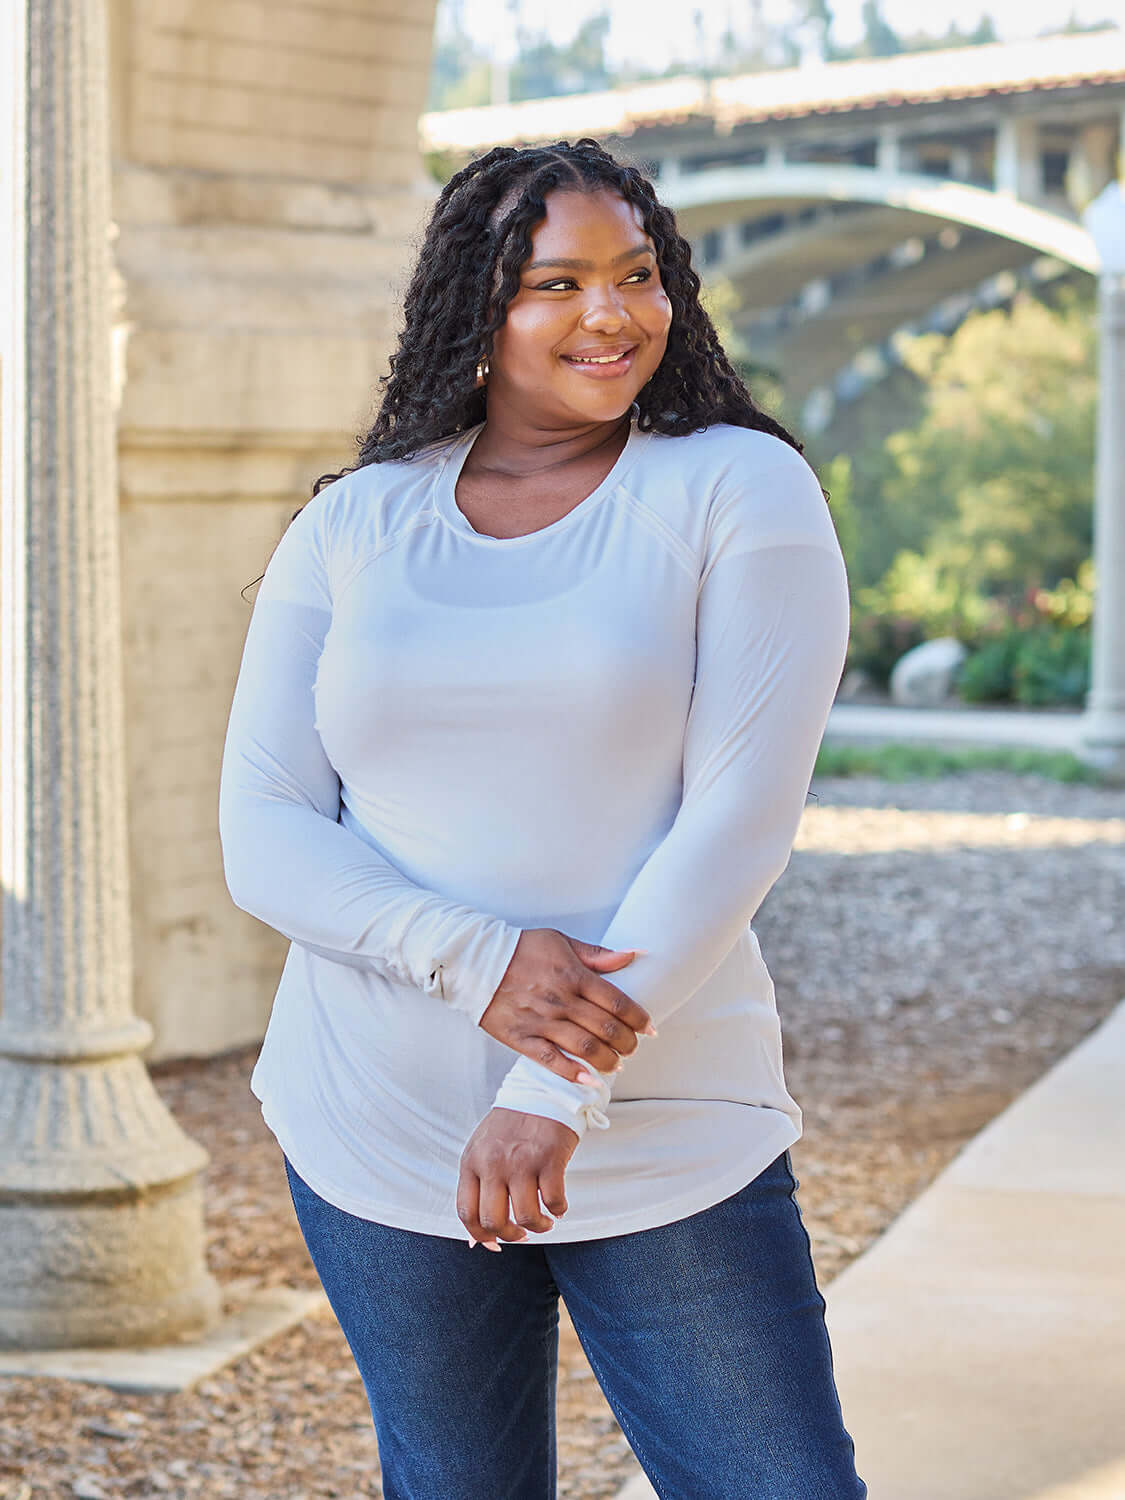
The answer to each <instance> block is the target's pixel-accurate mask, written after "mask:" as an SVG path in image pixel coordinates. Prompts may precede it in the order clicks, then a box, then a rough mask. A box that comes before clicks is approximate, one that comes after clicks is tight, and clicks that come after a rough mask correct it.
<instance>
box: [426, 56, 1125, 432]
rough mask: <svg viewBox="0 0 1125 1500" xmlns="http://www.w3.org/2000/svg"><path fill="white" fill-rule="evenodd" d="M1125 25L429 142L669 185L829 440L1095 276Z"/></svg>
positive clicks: (511, 110)
mask: <svg viewBox="0 0 1125 1500" xmlns="http://www.w3.org/2000/svg"><path fill="white" fill-rule="evenodd" d="M1123 121H1125V32H1121V31H1117V30H1107V31H1103V32H1097V33H1092V34H1084V35H1076V36H1064V37H1050V38H1043V39H1040V40H1036V41H1032V42H1024V43H1019V44H996V45H990V46H984V47H969V48H958V49H950V50H947V51H939V52H931V53H922V54H915V55H907V56H900V57H893V58H884V59H877V60H871V61H867V60H864V61H856V62H841V63H829V64H814V65H806V66H803V67H800V68H794V69H787V70H784V71H781V72H775V73H765V74H762V73H757V74H748V75H744V76H740V77H731V78H711V79H705V78H679V79H670V80H663V81H660V82H657V83H652V84H644V85H638V86H637V87H635V88H632V89H626V90H617V91H614V92H611V93H603V94H587V95H581V96H573V97H568V98H559V99H548V100H532V101H528V102H526V103H521V104H515V105H506V106H498V107H491V108H482V109H472V110H455V111H446V112H442V113H438V114H430V115H426V116H423V119H422V139H423V142H424V144H425V145H426V146H427V147H429V148H430V149H441V150H444V151H449V152H452V153H454V154H458V153H464V154H465V156H468V155H470V154H472V153H474V152H476V151H479V150H481V149H484V148H485V147H487V146H491V145H497V144H501V143H507V142H513V143H514V142H531V141H543V140H555V139H560V138H569V139H573V138H574V137H575V136H578V135H581V134H592V135H596V136H597V137H598V138H599V139H601V140H603V141H604V142H605V144H606V145H607V147H609V149H611V150H613V151H615V153H618V154H620V155H622V156H624V157H627V158H628V159H630V160H632V161H634V162H636V163H637V164H638V165H640V166H641V167H643V168H644V169H645V170H646V171H647V172H649V173H650V174H652V175H653V176H654V177H655V178H656V180H657V181H658V183H659V187H660V191H661V195H662V197H663V198H664V200H665V201H666V202H667V203H668V204H669V205H670V206H671V207H673V208H674V209H675V210H676V213H677V218H678V219H679V222H680V225H681V228H682V229H683V231H684V232H685V234H687V235H688V237H689V238H690V239H691V240H692V242H693V245H694V247H695V251H696V262H697V264H698V265H699V266H700V267H701V270H702V274H703V275H704V277H705V278H706V277H709V276H710V277H715V276H722V277H724V278H726V279H728V280H729V281H730V282H731V283H732V284H733V285H734V287H735V289H736V291H737V294H738V300H739V308H738V311H737V313H736V315H735V321H736V326H737V328H738V329H739V332H740V333H741V334H742V336H743V337H744V339H745V340H746V342H747V344H748V345H749V347H750V349H751V351H752V352H753V354H754V355H755V357H756V358H757V359H759V360H760V361H761V362H763V363H765V364H768V365H772V366H775V367H776V368H777V369H778V370H779V372H780V373H781V374H782V376H783V378H784V381H785V385H786V388H787V390H788V391H789V392H791V393H792V395H793V396H795V397H796V398H798V399H799V400H800V401H801V402H802V403H803V412H802V414H803V418H804V424H805V426H806V427H808V428H816V427H819V426H822V425H824V423H825V422H826V421H828V420H829V419H830V418H831V416H832V414H833V411H834V409H835V408H836V406H837V405H838V403H839V402H841V401H847V400H848V399H850V398H852V397H853V396H855V395H857V394H860V393H861V392H862V391H863V390H864V389H865V388H866V387H867V385H869V384H870V382H871V381H872V380H875V379H878V378H879V377H880V376H881V374H883V373H884V372H885V371H886V369H887V368H889V367H890V366H891V365H892V364H893V363H894V362H895V358H896V355H895V344H896V337H897V336H898V335H899V334H900V333H901V332H903V331H913V330H915V329H920V328H930V327H941V328H948V327H950V326H952V324H953V323H955V322H956V321H957V320H958V319H959V318H960V317H963V316H964V314H965V312H967V311H968V310H969V309H970V308H971V307H973V306H974V305H979V304H981V303H982V302H983V303H984V304H987V303H988V302H990V301H995V300H999V299H1002V298H1004V297H1005V296H1008V295H1010V294H1011V291H1012V290H1013V289H1014V287H1015V286H1016V285H1018V284H1019V282H1020V281H1021V280H1028V279H1030V280H1033V281H1039V280H1045V279H1049V278H1052V277H1055V276H1059V275H1065V274H1074V273H1079V274H1081V273H1092V272H1094V271H1096V269H1097V264H1098V259H1097V254H1096V252H1095V249H1094V246H1093V243H1092V242H1091V239H1090V235H1089V233H1088V231H1087V230H1086V229H1085V228H1084V227H1083V226H1082V224H1081V222H1080V213H1081V210H1082V209H1083V208H1084V207H1085V205H1086V204H1087V203H1088V202H1089V201H1090V200H1091V199H1092V198H1093V197H1094V196H1095V195H1096V194H1097V193H1098V192H1099V191H1100V190H1101V189H1102V188H1103V187H1104V186H1105V185H1106V184H1107V183H1108V182H1109V181H1110V180H1111V179H1112V178H1113V177H1114V176H1115V175H1116V172H1117V170H1118V165H1117V164H1118V161H1119V154H1120V153H1121V151H1122V142H1123V138H1125V126H1123Z"/></svg>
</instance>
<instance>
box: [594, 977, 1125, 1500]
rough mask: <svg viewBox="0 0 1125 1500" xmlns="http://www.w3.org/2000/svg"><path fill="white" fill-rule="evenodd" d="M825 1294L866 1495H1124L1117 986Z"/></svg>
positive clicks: (1123, 1022) (1123, 1139) (1121, 1053)
mask: <svg viewBox="0 0 1125 1500" xmlns="http://www.w3.org/2000/svg"><path fill="white" fill-rule="evenodd" d="M825 1296H826V1300H827V1303H828V1327H829V1332H830V1334H831V1338H832V1347H833V1351H834V1356H835V1362H836V1374H837V1380H838V1383H839V1388H840V1398H841V1402H842V1404H843V1410H844V1419H845V1422H846V1424H847V1427H848V1430H849V1431H850V1432H851V1434H852V1436H853V1437H854V1439H855V1444H856V1461H857V1467H858V1469H859V1472H860V1474H861V1475H862V1476H863V1478H864V1479H865V1480H866V1482H867V1485H868V1489H869V1494H870V1500H1125V1001H1123V1002H1122V1004H1121V1005H1119V1006H1118V1008H1117V1010H1116V1011H1115V1012H1114V1013H1113V1015H1112V1016H1110V1018H1109V1019H1108V1020H1107V1021H1105V1022H1104V1023H1103V1024H1102V1025H1101V1026H1100V1027H1099V1028H1098V1029H1097V1030H1096V1031H1095V1032H1093V1033H1091V1035H1090V1036H1089V1037H1087V1038H1086V1039H1085V1041H1083V1042H1082V1043H1081V1044H1080V1045H1079V1046H1078V1047H1077V1048H1075V1050H1074V1051H1073V1052H1071V1053H1070V1054H1069V1055H1068V1056H1067V1057H1065V1058H1063V1059H1062V1061H1061V1062H1059V1063H1057V1064H1056V1066H1055V1067H1054V1068H1052V1069H1051V1071H1050V1072H1048V1073H1047V1074H1045V1075H1044V1077H1043V1078H1041V1079H1040V1080H1039V1081H1038V1082H1037V1083H1036V1084H1034V1085H1033V1086H1032V1087H1031V1088H1030V1089H1029V1090H1028V1091H1027V1092H1026V1093H1025V1094H1023V1095H1021V1096H1020V1098H1019V1099H1017V1100H1016V1101H1015V1102H1014V1103H1013V1104H1011V1105H1010V1106H1009V1108H1008V1109H1006V1110H1005V1111H1004V1113H1003V1114H1001V1115H999V1116H998V1117H997V1118H996V1119H995V1120H993V1121H992V1123H991V1124H990V1125H988V1126H986V1128H985V1129H984V1130H983V1131H981V1133H980V1134H979V1135H978V1136H976V1137H975V1138H974V1139H973V1140H972V1141H970V1142H969V1144H968V1145H967V1146H966V1147H965V1148H964V1149H963V1150H962V1151H961V1153H960V1154H959V1155H958V1156H957V1157H956V1158H955V1159H954V1161H953V1162H952V1163H951V1164H950V1165H949V1167H948V1168H947V1169H946V1170H945V1171H944V1172H943V1173H942V1174H941V1176H940V1177H938V1178H937V1180H936V1181H935V1182H934V1183H933V1184H932V1185H931V1186H930V1187H929V1188H928V1189H927V1190H926V1192H924V1193H923V1194H922V1195H921V1197H919V1198H917V1199H916V1200H915V1201H914V1203H913V1204H911V1205H910V1207H909V1208H907V1209H906V1211H905V1212H904V1213H903V1214H901V1215H900V1217H899V1218H898V1219H897V1220H896V1221H895V1222H894V1224H892V1225H891V1227H890V1228H889V1229H888V1230H887V1232H886V1233H885V1234H884V1235H883V1236H882V1237H881V1238H880V1239H879V1240H877V1241H876V1242H875V1244H874V1245H872V1246H871V1248H870V1249H869V1250H867V1251H866V1252H865V1253H864V1254H863V1255H862V1256H860V1257H859V1259H858V1260H855V1261H853V1262H852V1264H851V1265H850V1266H848V1267H847V1269H846V1270H844V1271H843V1272H842V1273H841V1274H840V1275H839V1276H838V1277H837V1278H836V1280H835V1281H834V1282H832V1283H831V1285H830V1286H829V1287H828V1288H827V1290H826V1292H825ZM652 1495H653V1491H652V1489H651V1488H650V1487H649V1485H648V1484H647V1482H646V1481H645V1480H644V1478H643V1476H641V1477H639V1478H637V1479H635V1480H633V1481H631V1482H630V1483H629V1484H628V1485H627V1486H626V1487H625V1489H624V1490H622V1491H621V1494H620V1497H619V1500H651V1497H652ZM677 1500H687V1497H677ZM692 1500H695V1497H692ZM699 1500H703V1497H702V1496H701V1497H699ZM793 1500H799V1497H796V1496H794V1497H793Z"/></svg>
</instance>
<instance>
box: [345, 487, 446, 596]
mask: <svg viewBox="0 0 1125 1500" xmlns="http://www.w3.org/2000/svg"><path fill="white" fill-rule="evenodd" d="M436 520H437V514H436V512H435V511H434V510H432V509H429V510H425V511H422V512H421V513H419V514H417V515H414V516H412V517H411V518H410V520H409V521H405V522H403V524H402V525H401V526H399V527H398V529H397V530H395V531H393V532H391V534H390V536H385V537H383V538H382V540H381V541H379V542H377V543H376V545H375V546H374V547H372V548H371V550H370V551H369V552H365V553H364V554H363V555H362V556H361V557H359V558H356V559H355V560H354V561H353V563H352V566H351V568H350V569H349V570H348V572H347V573H345V574H344V577H343V578H342V579H341V581H340V582H339V583H338V584H337V585H336V587H335V588H334V589H333V590H332V603H333V605H335V604H336V603H337V601H338V600H340V599H342V598H343V596H344V595H345V594H346V593H347V591H348V589H349V588H351V586H352V584H353V583H354V582H355V580H356V578H358V576H359V574H360V573H362V571H363V570H364V568H366V567H369V566H370V564H371V563H373V562H376V561H378V559H379V558H380V557H382V556H383V554H384V552H389V551H390V549H391V548H392V547H396V546H397V545H398V543H399V542H401V541H402V540H403V539H404V538H405V537H407V536H409V535H410V533H411V532H412V531H417V529H418V528H419V526H432V525H433V523H434V521H436Z"/></svg>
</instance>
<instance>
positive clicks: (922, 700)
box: [891, 636, 969, 708]
mask: <svg viewBox="0 0 1125 1500" xmlns="http://www.w3.org/2000/svg"><path fill="white" fill-rule="evenodd" d="M968 654H969V653H968V651H967V650H966V649H965V647H964V646H963V645H962V644H961V642H960V641H958V640H955V639H954V638H953V637H952V636H940V637H939V638H938V639H937V640H933V641H923V642H922V644H921V645H920V646H915V647H914V649H913V650H912V651H907V652H906V654H905V655H904V656H900V657H899V659H898V661H896V662H895V664H894V670H893V671H892V672H891V697H892V699H893V700H894V702H895V703H902V704H905V705H907V706H909V707H911V708H937V707H938V705H939V704H941V703H944V702H945V700H946V699H947V698H949V697H950V696H951V695H952V692H953V680H954V678H955V676H956V674H957V670H958V668H959V667H960V666H961V663H962V662H963V661H964V660H965V658H966V657H967V656H968Z"/></svg>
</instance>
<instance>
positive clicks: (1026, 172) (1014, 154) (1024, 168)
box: [992, 115, 1043, 203]
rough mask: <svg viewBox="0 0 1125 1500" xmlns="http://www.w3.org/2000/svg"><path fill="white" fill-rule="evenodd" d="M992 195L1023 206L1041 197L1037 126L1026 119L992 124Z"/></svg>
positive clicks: (1007, 118) (1012, 118)
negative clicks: (995, 193)
mask: <svg viewBox="0 0 1125 1500" xmlns="http://www.w3.org/2000/svg"><path fill="white" fill-rule="evenodd" d="M992 178H993V185H994V187H995V190H996V192H998V193H1002V194H1003V195H1004V196H1005V197H1008V198H1019V199H1022V200H1023V201H1024V202H1025V203H1036V202H1038V200H1039V199H1040V198H1041V197H1042V195H1043V167H1042V163H1041V161H1040V157H1039V125H1038V123H1037V122H1036V121H1035V120H1034V119H1032V118H1030V117H1029V116H1027V115H1004V116H1002V117H1001V118H1000V119H999V120H998V121H997V123H996V145H995V154H994V158H993V167H992Z"/></svg>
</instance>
